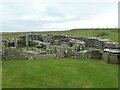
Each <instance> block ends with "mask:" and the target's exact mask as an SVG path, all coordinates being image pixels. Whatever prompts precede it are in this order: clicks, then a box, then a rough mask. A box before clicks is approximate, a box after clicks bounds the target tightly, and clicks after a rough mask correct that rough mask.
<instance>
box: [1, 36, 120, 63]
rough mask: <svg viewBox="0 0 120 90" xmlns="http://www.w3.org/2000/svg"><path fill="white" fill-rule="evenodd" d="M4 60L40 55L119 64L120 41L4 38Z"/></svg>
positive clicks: (78, 38) (96, 38)
mask: <svg viewBox="0 0 120 90" xmlns="http://www.w3.org/2000/svg"><path fill="white" fill-rule="evenodd" d="M1 43H2V50H1V52H0V53H2V60H3V61H5V60H26V59H28V60H30V59H41V58H78V59H86V58H89V59H100V60H103V61H105V62H106V63H111V64H112V63H113V64H117V63H119V61H120V60H119V59H120V44H119V43H117V42H112V41H111V40H109V39H102V38H99V37H71V36H69V35H41V34H26V35H24V36H21V37H19V38H17V39H16V38H2V40H1Z"/></svg>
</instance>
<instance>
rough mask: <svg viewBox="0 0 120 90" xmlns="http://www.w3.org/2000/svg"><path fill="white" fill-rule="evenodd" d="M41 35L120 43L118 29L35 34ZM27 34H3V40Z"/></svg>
mask: <svg viewBox="0 0 120 90" xmlns="http://www.w3.org/2000/svg"><path fill="white" fill-rule="evenodd" d="M35 33H39V34H69V35H70V36H75V37H80V36H95V37H102V38H107V39H111V40H112V41H115V42H118V29H98V30H94V29H87V30H82V29H74V30H68V31H50V32H35ZM24 34H25V33H5V34H4V33H3V38H18V37H19V36H21V35H24Z"/></svg>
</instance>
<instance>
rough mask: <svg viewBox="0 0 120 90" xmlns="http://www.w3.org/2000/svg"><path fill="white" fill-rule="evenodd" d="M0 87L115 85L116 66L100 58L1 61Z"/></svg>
mask: <svg viewBox="0 0 120 90" xmlns="http://www.w3.org/2000/svg"><path fill="white" fill-rule="evenodd" d="M2 65H3V73H2V74H3V79H2V80H3V82H2V83H3V84H2V86H3V88H11V87H12V88H23V87H24V88H117V87H118V65H113V64H106V63H104V62H103V61H102V60H89V59H87V60H79V59H76V60H75V59H57V60H56V59H50V60H24V61H23V60H18V61H3V62H2Z"/></svg>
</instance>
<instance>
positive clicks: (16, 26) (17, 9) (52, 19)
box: [0, 0, 119, 32]
mask: <svg viewBox="0 0 120 90" xmlns="http://www.w3.org/2000/svg"><path fill="white" fill-rule="evenodd" d="M118 1H119V0H1V1H0V2H1V4H0V12H1V13H0V19H1V20H2V22H0V23H1V26H0V27H1V30H0V31H4V32H5V31H6V32H8V31H11V32H12V31H21V32H23V31H51V30H65V29H73V28H99V27H100V28H106V27H118ZM1 20H0V21H1Z"/></svg>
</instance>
